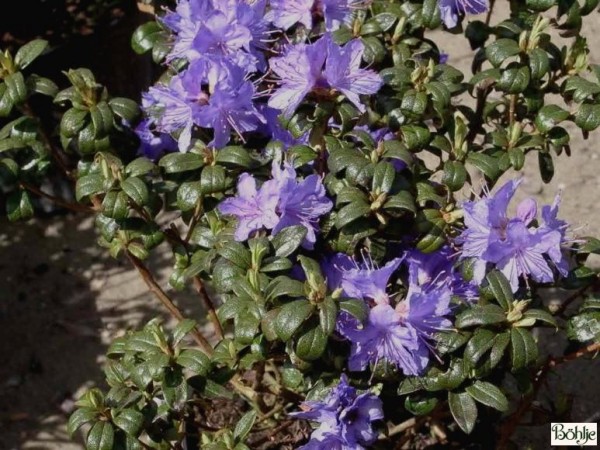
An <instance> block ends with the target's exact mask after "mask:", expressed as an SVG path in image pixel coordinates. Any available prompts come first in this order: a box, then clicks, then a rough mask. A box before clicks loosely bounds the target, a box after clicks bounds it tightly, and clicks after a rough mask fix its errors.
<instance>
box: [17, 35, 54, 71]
mask: <svg viewBox="0 0 600 450" xmlns="http://www.w3.org/2000/svg"><path fill="white" fill-rule="evenodd" d="M46 47H48V42H47V41H44V40H42V39H35V40H33V41H29V42H28V43H27V44H25V45H24V46H23V47H21V48H20V49H19V50H18V51H17V54H16V55H15V64H16V66H17V67H18V68H19V69H24V68H25V67H27V66H28V65H29V64H31V63H32V62H33V60H34V59H36V58H37V57H38V56H40V55H41V54H42V53H43V52H44V50H46Z"/></svg>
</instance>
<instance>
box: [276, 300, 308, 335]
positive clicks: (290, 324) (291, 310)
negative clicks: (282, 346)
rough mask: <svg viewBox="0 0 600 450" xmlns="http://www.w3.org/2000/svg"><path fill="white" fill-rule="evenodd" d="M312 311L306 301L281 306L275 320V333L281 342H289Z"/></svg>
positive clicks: (295, 301) (296, 301)
mask: <svg viewBox="0 0 600 450" xmlns="http://www.w3.org/2000/svg"><path fill="white" fill-rule="evenodd" d="M313 311H314V306H313V305H311V304H310V302H309V301H308V300H294V301H291V302H289V303H286V304H285V305H283V306H282V307H281V309H280V311H279V314H277V317H276V318H275V332H276V333H277V336H279V338H280V339H281V340H282V341H283V342H287V341H289V340H290V339H291V338H292V336H293V335H294V333H295V332H296V331H297V330H298V328H300V326H301V325H302V324H303V323H304V321H306V320H307V319H308V318H309V317H310V316H311V314H312V313H313Z"/></svg>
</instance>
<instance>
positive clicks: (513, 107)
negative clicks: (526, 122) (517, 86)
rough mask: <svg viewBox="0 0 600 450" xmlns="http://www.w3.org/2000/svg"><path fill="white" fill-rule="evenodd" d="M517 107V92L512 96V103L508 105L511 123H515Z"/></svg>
mask: <svg viewBox="0 0 600 450" xmlns="http://www.w3.org/2000/svg"><path fill="white" fill-rule="evenodd" d="M516 109H517V94H512V95H511V96H510V103H509V106H508V122H509V124H510V125H512V124H514V123H515V110H516Z"/></svg>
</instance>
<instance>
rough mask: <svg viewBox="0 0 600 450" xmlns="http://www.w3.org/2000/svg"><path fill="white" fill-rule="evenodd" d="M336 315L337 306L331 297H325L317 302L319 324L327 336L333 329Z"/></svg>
mask: <svg viewBox="0 0 600 450" xmlns="http://www.w3.org/2000/svg"><path fill="white" fill-rule="evenodd" d="M337 315H338V307H337V305H336V303H335V302H334V301H333V299H332V298H331V297H327V298H325V300H323V302H322V303H320V304H319V324H320V325H321V329H322V330H323V333H325V335H326V336H329V335H330V334H331V333H333V330H335V323H336V319H337Z"/></svg>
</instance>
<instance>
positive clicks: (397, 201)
mask: <svg viewBox="0 0 600 450" xmlns="http://www.w3.org/2000/svg"><path fill="white" fill-rule="evenodd" d="M383 209H401V210H405V211H410V212H411V213H413V214H416V213H417V208H416V206H415V199H414V197H413V196H412V194H411V193H410V192H408V191H400V192H399V193H398V194H396V195H390V196H389V197H388V198H387V200H386V202H385V203H384V204H383Z"/></svg>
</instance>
